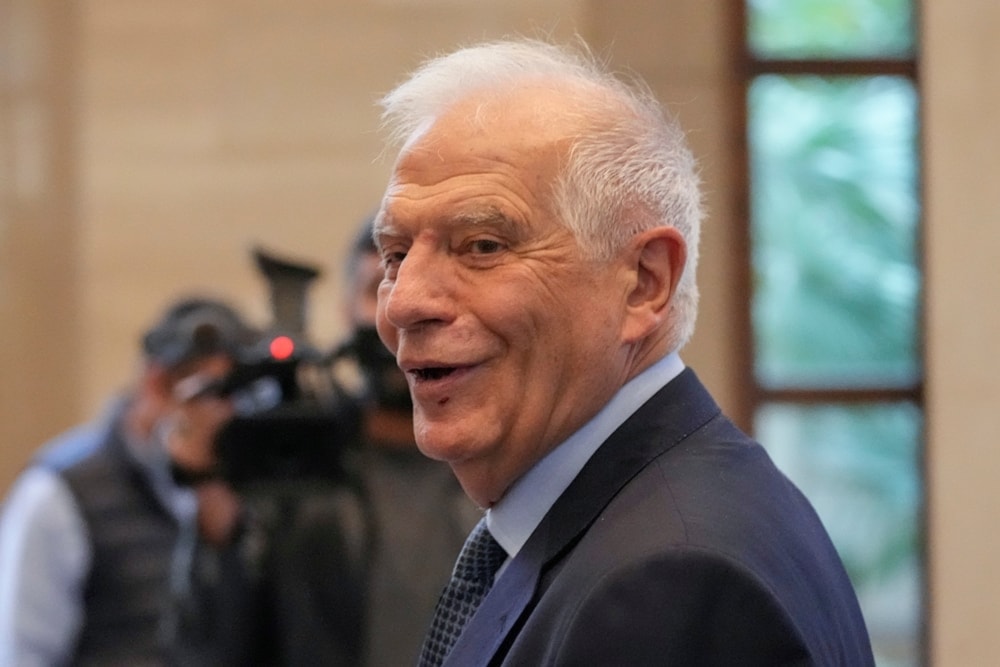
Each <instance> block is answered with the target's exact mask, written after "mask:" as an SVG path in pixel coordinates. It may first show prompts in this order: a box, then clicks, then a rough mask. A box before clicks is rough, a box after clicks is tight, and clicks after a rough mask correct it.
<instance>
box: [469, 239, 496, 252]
mask: <svg viewBox="0 0 1000 667" xmlns="http://www.w3.org/2000/svg"><path fill="white" fill-rule="evenodd" d="M469 247H470V248H471V250H472V252H474V253H476V254H479V255H492V254H493V253H497V252H500V251H501V250H503V244H502V243H500V242H499V241H494V240H493V239H476V240H475V241H473V242H472V243H471V244H469Z"/></svg>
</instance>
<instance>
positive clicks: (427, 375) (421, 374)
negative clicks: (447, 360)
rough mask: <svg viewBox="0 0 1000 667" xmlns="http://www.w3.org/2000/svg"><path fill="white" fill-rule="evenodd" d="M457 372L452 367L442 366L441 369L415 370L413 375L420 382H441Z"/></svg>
mask: <svg viewBox="0 0 1000 667" xmlns="http://www.w3.org/2000/svg"><path fill="white" fill-rule="evenodd" d="M454 372H455V368H454V367H452V366H441V367H431V368H415V369H413V371H412V373H413V375H414V376H416V378H417V380H418V381H421V380H440V379H441V378H443V377H448V376H449V375H451V374H452V373H454Z"/></svg>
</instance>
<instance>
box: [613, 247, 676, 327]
mask: <svg viewBox="0 0 1000 667" xmlns="http://www.w3.org/2000/svg"><path fill="white" fill-rule="evenodd" d="M629 248H630V251H629V253H628V261H629V269H630V271H631V272H632V275H633V282H632V284H631V286H630V290H629V293H628V295H627V300H626V317H625V324H624V326H623V329H622V337H623V339H624V340H625V341H626V342H630V343H632V342H636V341H639V340H642V339H643V338H645V337H646V336H648V335H649V334H650V333H652V332H653V331H654V330H655V329H657V328H658V327H660V326H661V325H662V324H663V323H664V321H665V320H666V319H667V317H668V315H669V312H670V308H669V306H670V300H671V299H672V298H673V296H674V292H675V291H676V290H677V283H678V282H680V279H681V273H682V272H683V271H684V263H685V261H686V260H687V244H686V243H685V242H684V237H683V236H681V233H680V232H679V231H677V230H676V229H675V228H673V227H655V228H653V229H649V230H646V231H645V232H642V233H641V234H639V235H638V236H636V237H635V238H634V239H633V240H632V243H631V244H630V246H629Z"/></svg>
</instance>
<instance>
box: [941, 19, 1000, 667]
mask: <svg viewBox="0 0 1000 667" xmlns="http://www.w3.org/2000/svg"><path fill="white" fill-rule="evenodd" d="M923 24H924V53H925V57H924V68H923V82H924V91H925V113H926V117H925V137H926V138H925V150H926V153H925V169H926V174H925V176H926V188H925V201H926V238H925V246H926V262H927V264H926V269H927V281H928V284H927V293H928V298H927V378H928V393H927V406H928V417H927V419H928V451H927V466H928V476H929V481H930V489H929V493H930V497H931V503H930V526H929V532H930V540H931V572H930V574H931V591H930V592H931V605H932V610H933V618H932V628H933V642H932V648H933V655H934V659H935V660H934V664H935V665H942V666H943V665H955V666H956V667H964V666H965V665H976V666H978V665H993V664H996V662H997V656H998V655H1000V632H998V629H1000V571H998V568H997V563H998V561H1000V536H998V533H997V532H996V531H997V528H998V527H1000V484H998V479H1000V446H998V444H1000V410H998V408H1000V362H998V356H997V355H998V353H1000V346H998V344H997V341H1000V307H998V306H997V303H998V298H1000V188H998V187H997V182H996V181H995V180H994V179H995V178H997V177H998V176H1000V125H998V124H997V122H996V119H997V117H998V116H1000V43H998V40H997V32H996V28H997V26H998V25H1000V4H998V3H995V2H985V1H977V0H962V1H960V2H952V1H951V0H948V1H945V0H938V1H937V2H935V1H933V0H929V1H928V2H926V3H925V9H924V16H923Z"/></svg>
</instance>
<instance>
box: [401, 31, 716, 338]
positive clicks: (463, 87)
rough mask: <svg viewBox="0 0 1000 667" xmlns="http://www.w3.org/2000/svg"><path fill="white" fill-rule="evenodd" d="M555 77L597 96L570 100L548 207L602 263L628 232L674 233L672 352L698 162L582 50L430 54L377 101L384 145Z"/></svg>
mask: <svg viewBox="0 0 1000 667" xmlns="http://www.w3.org/2000/svg"><path fill="white" fill-rule="evenodd" d="M539 79H557V80H558V81H559V82H564V83H565V84H566V85H567V86H578V87H580V88H581V89H583V90H590V91H594V92H595V93H597V94H588V95H584V96H580V97H576V96H574V99H573V103H571V104H568V105H567V109H566V112H565V117H566V118H572V119H574V120H575V121H577V122H575V123H571V124H567V126H568V127H574V128H580V129H579V130H574V131H573V134H572V135H570V136H569V137H568V138H569V139H570V146H571V147H570V149H569V152H568V155H567V156H566V158H567V160H566V162H565V163H564V164H563V165H562V169H561V172H560V175H559V177H558V180H557V182H556V183H554V184H553V190H552V192H551V197H552V202H551V204H552V208H553V210H554V212H555V214H556V215H557V217H559V218H560V219H561V220H562V222H563V224H565V225H566V227H567V228H568V229H570V230H571V231H572V232H573V234H574V235H575V236H576V238H577V240H578V242H579V243H580V245H581V247H582V248H583V249H584V251H585V252H586V253H588V255H589V256H590V257H592V258H594V259H608V258H610V257H611V256H612V255H613V254H614V253H615V252H616V251H618V250H619V249H621V248H622V247H623V246H624V245H625V244H626V243H627V242H628V241H629V240H630V239H631V238H632V237H633V236H634V235H635V234H638V233H640V232H642V231H645V230H647V229H651V228H654V227H658V226H670V227H674V228H676V229H677V231H679V232H680V233H681V235H682V236H683V237H684V239H685V242H686V244H687V262H686V264H685V267H684V273H683V274H682V276H681V279H680V282H679V284H678V288H677V293H676V295H675V296H674V298H673V299H672V302H671V309H672V312H671V317H670V321H671V327H672V331H671V333H670V336H671V339H672V340H671V343H672V349H680V348H681V347H683V345H684V344H685V343H686V342H687V341H688V339H689V338H690V337H691V334H692V332H693V331H694V323H695V319H696V317H697V310H698V286H697V283H696V281H695V272H696V267H697V264H698V239H699V235H700V228H701V219H702V205H701V191H700V187H699V178H698V173H697V166H696V163H695V160H694V157H693V155H692V154H691V151H690V150H689V149H688V147H687V144H686V141H685V137H684V133H683V131H682V130H681V128H680V126H679V125H678V124H677V123H676V121H675V120H674V119H673V118H671V117H668V116H667V115H666V114H665V113H664V111H663V108H662V106H661V105H660V103H659V102H658V100H657V99H656V98H655V97H654V95H653V94H652V92H651V91H650V90H649V89H648V87H646V86H645V85H644V84H642V83H641V82H640V81H637V80H624V79H622V78H619V77H617V76H616V75H615V74H613V73H612V72H610V71H609V70H608V69H607V68H606V66H605V64H604V63H601V62H600V61H598V60H597V59H596V58H595V57H594V55H593V54H592V53H591V52H590V51H589V50H587V49H586V48H585V47H584V48H582V49H579V50H574V49H568V48H564V47H560V46H556V45H553V44H549V43H546V42H542V41H538V40H532V39H519V40H508V41H499V42H487V43H484V44H479V45H475V46H471V47H467V48H463V49H460V50H458V51H455V52H452V53H450V54H447V55H444V56H440V57H435V58H432V59H430V60H428V61H426V62H425V63H424V64H423V65H421V66H420V67H419V68H418V69H417V70H416V71H415V72H414V73H413V74H412V75H411V76H410V77H409V78H408V79H407V80H406V81H405V82H403V83H402V84H401V85H399V86H397V87H396V88H395V89H394V90H392V91H391V92H389V93H388V94H387V95H385V96H384V97H383V98H382V100H381V105H382V109H383V113H382V121H383V127H384V129H385V130H386V132H387V135H388V140H389V143H390V144H391V145H396V146H399V145H403V144H404V143H405V142H406V141H407V140H409V139H410V138H411V137H412V136H413V135H414V134H415V133H417V132H419V131H421V130H422V129H423V128H426V127H428V126H429V125H430V124H431V123H432V122H433V121H434V120H435V119H436V118H438V117H439V116H440V115H441V114H443V113H444V112H445V111H447V110H448V109H449V108H450V107H451V106H452V105H454V104H455V103H457V102H459V101H460V100H463V99H465V98H467V97H468V96H469V95H471V94H473V93H493V94H497V95H502V94H503V93H504V92H505V91H508V90H510V88H511V87H515V86H518V85H521V84H527V83H533V82H538V80H539Z"/></svg>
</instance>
